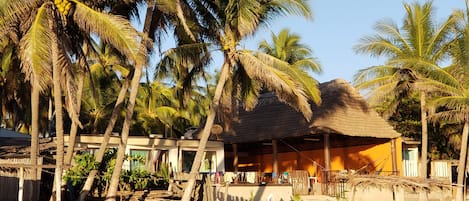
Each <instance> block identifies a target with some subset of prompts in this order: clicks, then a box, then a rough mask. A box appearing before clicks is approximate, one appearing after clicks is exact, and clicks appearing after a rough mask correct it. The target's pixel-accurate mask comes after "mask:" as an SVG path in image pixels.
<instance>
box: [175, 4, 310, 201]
mask: <svg viewBox="0 0 469 201" xmlns="http://www.w3.org/2000/svg"><path fill="white" fill-rule="evenodd" d="M192 5H194V9H195V10H196V11H197V12H198V13H199V14H200V13H201V17H200V19H202V20H203V21H204V24H206V25H207V27H208V28H207V30H208V33H209V34H207V37H208V39H209V40H210V41H211V42H213V43H214V44H215V45H217V47H219V48H220V51H221V52H222V54H223V57H224V62H223V65H222V67H221V70H220V77H219V79H218V83H217V86H216V88H215V92H214V95H213V98H212V103H211V106H210V110H209V112H208V115H207V119H206V122H205V126H204V128H203V130H202V132H201V134H200V136H201V137H200V142H199V146H198V149H197V153H196V156H195V159H194V162H193V164H192V168H191V172H190V177H189V181H188V184H187V187H186V189H185V191H184V195H183V198H182V200H184V201H188V200H190V197H191V192H192V189H193V188H194V185H195V178H196V176H197V174H198V171H199V167H200V163H201V161H202V156H203V153H204V151H205V147H206V144H207V141H208V138H209V135H210V130H211V129H212V126H213V124H214V120H215V115H216V112H217V111H220V104H221V102H220V100H221V98H222V96H225V97H231V96H229V94H230V93H232V94H234V95H236V96H237V97H241V98H242V99H243V100H248V99H249V101H247V102H246V103H248V104H247V106H248V107H253V105H255V101H253V100H254V99H256V97H257V96H258V94H259V91H260V90H261V88H262V86H264V87H265V88H267V89H269V90H272V91H274V92H276V94H277V96H278V97H279V99H280V100H282V101H284V102H286V103H288V104H290V105H292V106H294V107H295V108H297V109H298V110H299V111H301V112H302V113H303V114H304V116H305V118H306V119H308V120H309V119H310V118H311V108H310V105H309V103H308V99H309V98H308V97H307V96H306V95H305V93H306V92H305V91H307V90H308V89H310V88H308V87H311V88H314V87H315V86H304V85H302V83H299V82H296V81H297V80H295V79H294V78H293V77H294V75H299V74H298V73H300V72H299V71H297V70H299V69H292V68H288V67H290V65H288V63H286V62H283V61H281V60H279V59H276V58H275V57H272V56H270V55H267V54H265V53H261V52H255V51H249V50H240V49H239V48H238V45H239V43H240V42H241V41H242V40H243V39H244V38H246V37H247V36H249V35H251V34H253V33H255V32H256V31H257V29H258V27H259V26H260V25H261V24H264V23H266V22H267V21H268V20H270V19H272V18H273V17H275V16H277V15H279V14H299V15H303V16H306V17H310V15H311V14H310V10H309V7H308V6H307V5H306V3H305V2H304V1H301V0H292V1H275V2H274V1H269V2H259V1H250V0H246V1H223V2H221V1H215V2H213V1H194V2H193V4H192ZM299 77H301V76H299ZM226 83H229V85H227V86H225V84H226ZM261 83H262V84H263V85H261ZM236 85H238V86H239V87H236ZM226 87H230V89H240V90H238V91H234V93H233V91H232V90H230V89H228V90H227V88H226ZM223 94H225V95H223ZM317 97H319V95H318V96H317ZM313 98H314V97H313ZM313 100H314V101H315V102H319V100H318V99H313ZM224 105H225V104H224ZM225 106H227V105H225ZM228 107H229V106H228Z"/></svg>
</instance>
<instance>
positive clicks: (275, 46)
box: [259, 29, 321, 73]
mask: <svg viewBox="0 0 469 201" xmlns="http://www.w3.org/2000/svg"><path fill="white" fill-rule="evenodd" d="M271 36H272V43H270V44H269V43H268V42H267V41H266V40H263V41H261V42H260V44H259V49H260V50H261V51H263V52H265V53H267V54H269V55H272V56H274V57H275V58H277V59H280V60H282V61H285V62H287V63H289V64H290V65H293V66H295V67H298V68H302V69H305V70H311V71H313V72H317V73H319V72H321V67H320V65H319V62H318V61H316V59H315V58H313V57H311V55H312V50H311V49H310V48H309V47H308V46H306V45H305V44H302V43H301V42H300V40H301V37H300V36H299V35H297V34H293V33H290V30H289V29H282V30H281V31H280V32H279V33H278V35H275V34H274V33H272V34H271Z"/></svg>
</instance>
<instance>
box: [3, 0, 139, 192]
mask: <svg viewBox="0 0 469 201" xmlns="http://www.w3.org/2000/svg"><path fill="white" fill-rule="evenodd" d="M0 7H1V11H0V14H1V20H0V27H1V28H3V27H5V26H11V25H14V24H21V25H22V26H21V27H26V30H25V32H26V34H25V35H24V36H22V37H21V44H20V49H21V60H22V69H23V71H24V72H25V74H26V75H27V78H29V79H30V80H33V81H34V84H36V83H39V84H40V85H39V86H43V88H45V86H47V84H48V83H47V81H48V80H47V79H40V78H43V77H45V78H47V77H50V76H48V75H50V74H52V76H53V79H49V80H53V86H54V87H53V88H54V97H55V98H54V100H55V101H54V102H55V109H56V134H57V167H56V189H60V186H61V177H62V176H61V175H62V163H63V162H62V161H63V154H64V150H63V127H62V125H63V120H62V119H61V118H62V114H61V108H62V103H61V90H62V89H61V88H60V82H61V75H62V73H61V72H67V70H66V69H70V68H71V63H73V58H74V57H75V56H80V54H81V52H80V51H78V50H77V47H76V46H75V45H76V44H80V43H76V42H77V40H82V38H86V37H87V38H90V37H91V33H94V34H96V35H97V36H98V37H100V39H101V40H103V41H105V42H106V43H109V44H111V45H113V46H114V47H116V49H118V50H119V51H120V52H121V53H122V54H123V55H125V56H126V57H127V58H128V59H129V60H130V61H131V62H133V63H134V64H135V65H142V64H143V63H145V54H146V52H145V49H144V48H142V46H141V45H140V43H139V38H140V37H139V34H138V32H137V31H136V30H135V29H134V28H132V26H131V25H130V23H129V21H128V20H126V19H124V18H122V17H119V16H114V15H110V14H106V13H103V12H99V11H97V10H94V9H92V8H90V7H88V6H87V5H86V4H84V3H82V2H80V1H75V0H72V1H67V0H65V1H61V0H57V1H54V2H52V1H46V0H36V1H29V0H19V1H2V5H1V6H0ZM2 30H3V29H2ZM72 33H73V34H72ZM59 41H60V43H59ZM72 41H73V42H72ZM50 66H52V68H50ZM51 72H52V73H51ZM68 95H69V96H72V95H73V94H68ZM75 102H76V101H71V102H70V103H72V104H73V103H75ZM35 104H36V103H33V105H35ZM69 108H72V109H74V108H75V107H69ZM76 112H77V111H69V114H72V120H73V121H75V122H76V121H77V120H78V118H77V117H76V116H74V115H76ZM33 123H34V121H33ZM71 146H73V145H71ZM56 199H57V200H60V199H61V192H60V190H57V191H56Z"/></svg>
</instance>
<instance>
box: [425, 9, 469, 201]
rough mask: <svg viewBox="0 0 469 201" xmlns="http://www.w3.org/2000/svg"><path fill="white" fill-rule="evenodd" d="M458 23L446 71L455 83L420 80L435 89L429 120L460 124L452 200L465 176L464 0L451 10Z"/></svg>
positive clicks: (468, 101) (468, 118)
mask: <svg viewBox="0 0 469 201" xmlns="http://www.w3.org/2000/svg"><path fill="white" fill-rule="evenodd" d="M454 15H455V16H457V17H458V19H459V22H460V23H458V26H457V27H456V29H455V30H456V35H457V38H456V40H454V43H453V45H452V46H451V49H450V54H451V57H452V66H450V67H449V68H447V71H448V72H450V73H451V75H453V79H454V80H457V82H456V81H455V82H452V83H453V84H451V85H450V84H446V83H439V82H435V81H433V80H429V81H426V82H423V84H422V85H421V87H432V88H435V89H436V91H438V92H439V94H438V95H439V96H437V97H436V98H435V99H434V100H433V101H431V102H430V105H431V106H433V107H434V108H437V109H439V112H437V113H436V114H434V115H432V116H431V120H433V121H443V122H446V123H449V124H463V125H464V126H463V129H462V134H461V136H462V137H461V148H460V154H459V163H458V177H457V190H456V201H463V200H464V177H465V175H466V163H467V161H466V159H467V144H468V137H469V82H468V80H467V77H466V76H467V75H468V74H469V4H468V0H466V10H465V12H464V11H455V14H454Z"/></svg>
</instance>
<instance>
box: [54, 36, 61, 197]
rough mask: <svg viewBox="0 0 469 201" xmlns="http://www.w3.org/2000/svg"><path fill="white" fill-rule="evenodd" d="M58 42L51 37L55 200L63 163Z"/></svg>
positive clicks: (58, 195) (59, 186)
mask: <svg viewBox="0 0 469 201" xmlns="http://www.w3.org/2000/svg"><path fill="white" fill-rule="evenodd" d="M57 62H58V41H57V36H55V35H53V36H52V69H53V71H52V76H53V78H52V79H53V85H54V86H53V87H54V108H55V133H56V138H57V153H56V168H55V182H56V184H55V200H56V201H60V200H62V191H61V187H62V172H63V161H64V129H63V110H62V105H63V104H62V92H61V89H60V75H61V74H60V72H61V71H60V67H59V65H58V63H57Z"/></svg>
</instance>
